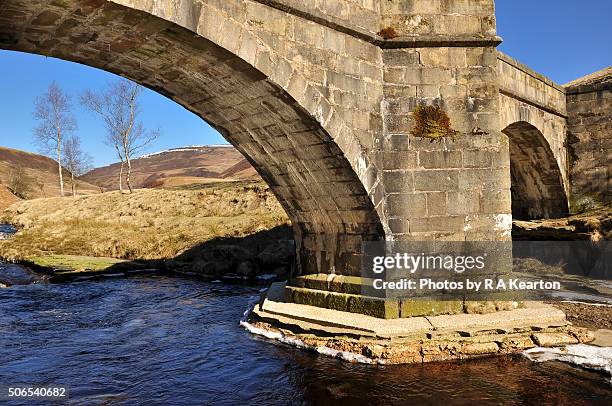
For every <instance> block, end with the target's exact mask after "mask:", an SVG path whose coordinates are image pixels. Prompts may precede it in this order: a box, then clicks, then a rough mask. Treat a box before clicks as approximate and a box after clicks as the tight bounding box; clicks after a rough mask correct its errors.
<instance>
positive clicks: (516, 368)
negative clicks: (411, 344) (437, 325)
mask: <svg viewBox="0 0 612 406" xmlns="http://www.w3.org/2000/svg"><path fill="white" fill-rule="evenodd" d="M5 267H7V265H5ZM0 272H1V271H0ZM255 294H257V289H256V288H249V287H242V286H231V285H224V284H220V283H206V282H202V281H198V280H189V279H180V278H168V277H163V278H162V277H132V278H121V279H107V280H102V281H84V282H76V283H71V284H48V283H34V284H29V285H13V286H11V287H9V288H4V289H0V387H1V386H8V385H17V384H30V385H44V386H53V385H68V386H69V396H70V398H69V400H68V403H69V404H75V405H95V404H104V405H133V404H146V405H174V404H176V405H207V404H215V405H216V404H219V405H246V404H256V405H284V404H316V405H327V404H347V405H370V406H371V405H375V404H385V405H391V404H398V405H403V404H440V403H442V404H448V405H451V404H478V405H483V404H500V403H501V404H538V405H541V404H594V403H595V404H597V403H601V404H612V387H611V386H610V384H609V382H608V378H607V377H605V376H603V375H600V374H597V373H594V372H588V371H584V370H581V369H579V368H576V367H573V366H570V365H566V364H561V363H557V362H547V363H540V364H537V363H532V362H530V361H528V360H526V359H524V358H523V357H521V356H520V355H519V356H514V357H498V358H488V359H480V360H472V361H464V362H450V363H432V364H425V365H403V366H376V367H372V366H369V365H358V364H350V363H346V362H343V361H339V360H335V359H331V358H327V357H325V356H322V355H317V354H313V353H310V352H305V351H301V350H297V349H295V348H290V347H286V346H283V345H279V344H275V343H273V342H270V341H266V340H264V339H260V338H258V337H256V336H253V335H250V334H249V333H247V332H246V331H245V330H244V329H242V328H241V327H240V326H239V324H238V321H239V319H240V318H241V316H242V313H243V312H244V310H245V308H246V306H247V304H248V302H249V299H250V298H251V297H252V296H253V295H255ZM9 404H10V403H9ZM15 404H27V405H30V404H37V403H36V402H30V401H27V402H22V403H15ZM40 404H49V403H40Z"/></svg>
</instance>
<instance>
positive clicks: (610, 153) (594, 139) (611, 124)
mask: <svg viewBox="0 0 612 406" xmlns="http://www.w3.org/2000/svg"><path fill="white" fill-rule="evenodd" d="M566 92H567V110H568V115H569V117H568V135H569V148H570V155H571V165H570V168H571V180H572V202H573V203H575V204H576V205H581V206H582V205H585V204H587V205H588V204H589V203H588V202H584V199H585V198H586V199H588V200H591V201H592V202H593V203H595V204H598V203H609V202H611V201H612V68H607V69H604V70H603V71H600V72H596V73H595V74H593V75H589V76H587V77H585V78H581V79H579V80H577V81H574V82H572V83H570V84H568V86H567V87H566ZM576 208H578V207H576Z"/></svg>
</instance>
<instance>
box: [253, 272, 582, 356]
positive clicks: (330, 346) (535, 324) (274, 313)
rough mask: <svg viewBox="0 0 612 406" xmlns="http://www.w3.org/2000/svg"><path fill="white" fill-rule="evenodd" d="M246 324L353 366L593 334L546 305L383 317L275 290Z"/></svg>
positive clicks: (502, 350)
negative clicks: (293, 299)
mask: <svg viewBox="0 0 612 406" xmlns="http://www.w3.org/2000/svg"><path fill="white" fill-rule="evenodd" d="M244 324H245V326H247V328H249V330H251V331H253V332H258V333H260V334H263V335H265V336H268V337H270V338H277V339H279V340H280V341H283V342H286V343H289V344H294V345H297V346H300V347H303V348H311V349H314V350H317V351H318V352H320V353H323V354H327V355H333V356H337V357H339V358H344V359H348V360H353V361H360V362H368V363H377V364H402V363H417V362H431V361H446V360H452V359H466V358H470V357H479V356H489V355H496V354H510V353H515V352H521V351H523V350H525V349H528V348H533V347H556V346H563V345H567V344H576V343H585V342H590V341H592V340H593V334H592V333H591V332H590V331H588V330H587V329H585V328H581V327H575V326H572V324H571V323H570V322H568V321H567V320H566V318H565V314H564V313H563V312H562V311H561V310H559V309H557V308H555V307H553V306H551V305H547V304H544V303H541V302H526V303H525V307H524V308H520V309H514V310H507V311H498V312H495V313H489V314H453V315H439V316H423V317H410V318H402V319H390V320H388V319H380V318H375V317H372V316H367V315H360V314H355V313H349V312H342V311H337V310H332V309H326V308H319V307H315V306H309V305H303V304H297V303H288V302H286V301H285V284H284V283H281V282H278V283H274V284H272V286H271V287H270V289H268V291H267V292H265V293H263V295H262V298H261V300H260V302H259V303H258V304H256V305H255V306H254V308H253V309H252V310H251V311H250V313H248V315H247V318H246V320H245V323H244Z"/></svg>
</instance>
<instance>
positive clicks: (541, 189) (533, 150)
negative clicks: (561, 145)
mask: <svg viewBox="0 0 612 406" xmlns="http://www.w3.org/2000/svg"><path fill="white" fill-rule="evenodd" d="M502 132H503V133H504V134H505V135H507V136H508V141H509V147H510V175H511V179H512V183H511V191H512V216H513V217H514V218H515V219H519V220H532V219H540V218H558V217H563V216H566V215H567V214H568V212H569V210H568V199H567V194H566V192H565V189H564V187H563V178H562V176H561V171H560V169H559V165H558V164H557V160H556V159H555V156H554V154H553V151H552V149H551V148H550V145H549V144H548V141H546V138H544V135H543V134H542V133H541V132H540V130H538V129H537V128H536V127H535V126H533V125H532V124H530V123H528V122H526V121H518V122H515V123H512V124H510V125H508V126H507V127H506V128H504V129H503V130H502Z"/></svg>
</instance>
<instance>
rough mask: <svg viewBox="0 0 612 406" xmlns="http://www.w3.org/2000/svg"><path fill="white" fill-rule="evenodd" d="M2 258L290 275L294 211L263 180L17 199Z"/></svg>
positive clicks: (0, 246) (67, 271) (89, 270)
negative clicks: (289, 213)
mask: <svg viewBox="0 0 612 406" xmlns="http://www.w3.org/2000/svg"><path fill="white" fill-rule="evenodd" d="M0 222H5V223H8V224H11V225H12V226H14V227H16V228H17V230H18V232H17V233H16V234H15V235H14V236H13V237H12V238H10V239H6V240H3V241H0V258H1V259H2V260H5V261H8V262H16V263H22V264H25V265H27V266H30V267H32V268H35V269H37V270H39V271H43V272H45V273H49V274H55V275H56V276H58V277H60V276H61V277H66V278H67V277H70V276H71V275H76V274H79V275H78V276H80V277H83V276H92V274H104V273H115V272H123V271H122V267H124V266H125V267H127V268H130V269H145V270H147V269H149V270H150V269H156V270H158V271H160V272H175V273H179V274H184V275H196V276H198V275H199V276H203V277H210V278H222V277H223V278H238V279H256V278H257V277H261V276H262V275H268V276H269V275H272V274H273V275H278V276H279V277H286V276H287V275H288V273H289V271H290V269H291V266H292V261H293V251H294V249H293V240H292V233H291V229H290V226H289V222H288V219H287V217H286V215H285V213H284V211H283V209H282V207H281V206H280V205H279V204H278V202H277V200H276V199H275V198H274V196H273V195H272V193H271V192H270V190H269V188H268V187H267V186H266V185H265V184H263V183H261V182H225V183H217V184H208V185H194V186H185V187H183V188H181V189H176V190H152V189H141V190H136V191H135V193H133V194H122V193H120V192H107V193H102V194H98V195H91V196H78V197H64V198H49V199H36V200H31V201H23V202H20V203H17V204H14V205H13V206H11V207H10V208H9V209H7V210H6V211H5V212H4V213H3V215H2V218H1V219H0Z"/></svg>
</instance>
